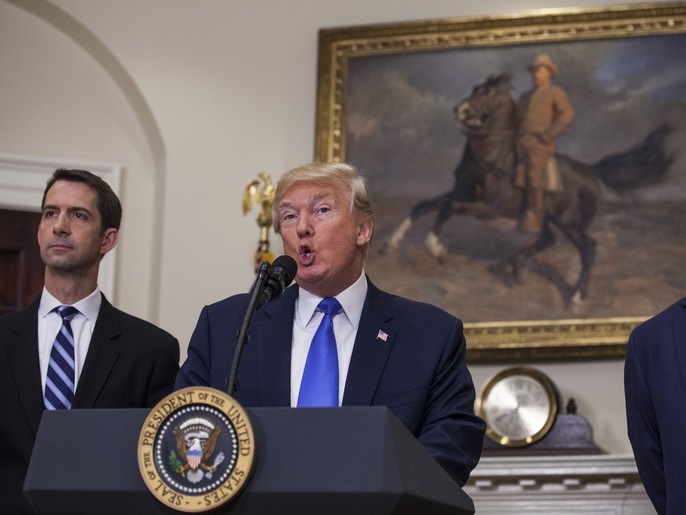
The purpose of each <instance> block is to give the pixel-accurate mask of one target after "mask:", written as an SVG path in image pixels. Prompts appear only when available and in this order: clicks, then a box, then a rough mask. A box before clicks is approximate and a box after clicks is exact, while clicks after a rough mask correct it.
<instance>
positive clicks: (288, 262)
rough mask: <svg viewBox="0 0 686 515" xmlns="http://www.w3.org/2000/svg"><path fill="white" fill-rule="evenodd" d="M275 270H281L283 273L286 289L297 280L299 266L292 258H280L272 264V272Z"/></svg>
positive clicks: (284, 256)
mask: <svg viewBox="0 0 686 515" xmlns="http://www.w3.org/2000/svg"><path fill="white" fill-rule="evenodd" d="M275 268H280V269H281V270H282V273H283V281H284V287H286V286H288V285H289V284H291V282H293V279H295V275H296V274H297V273H298V264H297V263H296V262H295V259H293V258H292V257H290V256H286V255H283V256H279V257H277V258H276V259H275V260H274V262H273V263H272V270H274V269H275Z"/></svg>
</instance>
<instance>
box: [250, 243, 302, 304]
mask: <svg viewBox="0 0 686 515" xmlns="http://www.w3.org/2000/svg"><path fill="white" fill-rule="evenodd" d="M297 272H298V264H297V263H296V262H295V259H293V258H292V257H290V256H285V255H284V256H279V257H277V258H276V259H275V260H274V263H272V265H271V268H269V271H268V272H267V279H266V281H265V283H264V287H263V289H262V292H261V293H260V297H259V299H258V300H257V307H256V308H255V309H259V308H261V307H262V306H264V305H265V304H266V303H267V302H269V301H270V300H274V299H275V298H276V297H278V296H279V295H281V294H282V293H283V291H284V290H285V289H286V288H287V287H288V285H290V284H291V282H293V279H294V278H295V275H296V274H297Z"/></svg>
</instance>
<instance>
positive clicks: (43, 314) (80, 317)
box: [38, 288, 102, 392]
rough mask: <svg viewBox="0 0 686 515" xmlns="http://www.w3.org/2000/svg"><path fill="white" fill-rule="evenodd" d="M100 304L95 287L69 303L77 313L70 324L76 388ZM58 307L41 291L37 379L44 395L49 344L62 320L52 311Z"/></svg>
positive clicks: (100, 299) (54, 301)
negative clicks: (91, 291) (85, 295)
mask: <svg viewBox="0 0 686 515" xmlns="http://www.w3.org/2000/svg"><path fill="white" fill-rule="evenodd" d="M101 303H102V296H101V295H100V290H99V289H97V288H96V289H95V291H94V292H93V293H91V294H90V295H88V297H86V298H84V299H81V300H80V301H78V302H77V303H76V304H72V305H73V306H74V307H75V308H76V309H78V310H79V312H78V313H77V314H76V315H75V316H74V318H73V319H72V321H71V324H70V325H71V328H72V331H73V332H74V363H75V367H74V369H75V370H74V384H75V385H77V388H78V384H79V377H80V376H81V370H83V363H84V362H85V361H86V354H88V347H89V346H90V343H91V336H92V335H93V328H94V327H95V322H96V321H97V319H98V313H99V312H100V304H101ZM61 305H62V303H61V302H60V301H59V300H57V299H56V298H55V297H53V296H52V295H50V292H48V290H46V289H45V288H43V294H42V295H41V298H40V305H39V306H38V359H39V361H40V377H41V384H42V386H43V392H45V381H46V378H47V375H48V362H49V361H50V352H51V351H52V345H53V343H54V342H55V338H56V337H57V333H58V332H59V330H60V328H61V327H62V317H61V316H60V315H59V313H57V311H53V310H54V309H55V308H56V307H58V306H61Z"/></svg>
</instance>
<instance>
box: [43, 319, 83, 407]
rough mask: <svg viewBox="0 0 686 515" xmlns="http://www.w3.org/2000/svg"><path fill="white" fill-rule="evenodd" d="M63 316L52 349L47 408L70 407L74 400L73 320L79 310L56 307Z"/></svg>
mask: <svg viewBox="0 0 686 515" xmlns="http://www.w3.org/2000/svg"><path fill="white" fill-rule="evenodd" d="M55 310H56V311H57V313H58V314H59V315H60V316H61V317H62V327H61V328H60V330H59V332H58V333H57V337H56V338H55V343H53V344H52V351H50V362H49V363H48V377H47V380H46V381H45V399H44V404H45V409H49V410H54V409H70V408H71V405H72V402H74V390H75V385H74V332H73V331H72V329H71V320H72V318H74V317H75V316H76V314H77V313H78V312H79V310H78V309H76V308H75V307H73V306H59V307H58V308H56V309H55Z"/></svg>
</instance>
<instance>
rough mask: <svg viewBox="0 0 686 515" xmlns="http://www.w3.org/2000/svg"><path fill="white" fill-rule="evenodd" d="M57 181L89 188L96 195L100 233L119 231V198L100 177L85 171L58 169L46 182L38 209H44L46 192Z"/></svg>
mask: <svg viewBox="0 0 686 515" xmlns="http://www.w3.org/2000/svg"><path fill="white" fill-rule="evenodd" d="M57 181H68V182H82V183H84V184H86V185H87V186H89V187H90V188H91V189H92V190H93V191H95V193H97V195H98V211H100V217H101V219H102V226H101V233H102V232H105V229H109V228H114V229H117V230H119V227H120V225H121V211H122V210H121V202H119V198H118V197H117V195H116V194H115V193H114V191H112V188H110V185H109V184H107V183H106V182H105V181H104V180H103V179H102V178H101V177H98V176H97V175H95V174H93V173H91V172H89V171H87V170H73V169H66V168H58V169H57V170H55V173H53V174H52V177H50V179H49V180H48V184H47V185H46V186H45V191H44V192H43V200H41V204H40V207H41V209H43V207H45V197H46V196H47V195H48V190H49V189H50V188H52V185H53V184H55V183H56V182H57Z"/></svg>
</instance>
